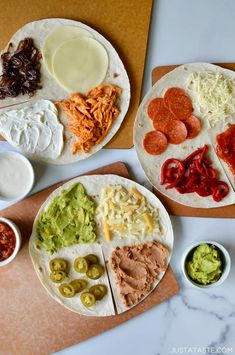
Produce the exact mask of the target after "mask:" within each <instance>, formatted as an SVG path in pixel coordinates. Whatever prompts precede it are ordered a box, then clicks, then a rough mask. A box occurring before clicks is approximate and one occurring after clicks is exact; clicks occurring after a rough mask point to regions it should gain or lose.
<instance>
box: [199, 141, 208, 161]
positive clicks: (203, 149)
mask: <svg viewBox="0 0 235 355" xmlns="http://www.w3.org/2000/svg"><path fill="white" fill-rule="evenodd" d="M207 152H208V145H207V144H205V145H204V147H203V148H202V152H201V154H200V157H199V163H200V164H201V163H202V161H203V160H204V158H205V155H206V153H207Z"/></svg>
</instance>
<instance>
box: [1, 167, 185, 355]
mask: <svg viewBox="0 0 235 355" xmlns="http://www.w3.org/2000/svg"><path fill="white" fill-rule="evenodd" d="M88 174H89V175H91V174H117V175H121V176H124V177H127V178H129V173H128V170H127V167H126V166H125V165H124V164H123V163H115V164H111V165H108V166H105V167H103V168H100V169H97V170H94V171H92V172H89V173H88ZM61 184H62V183H59V184H56V185H53V186H51V187H49V188H48V189H45V190H43V191H41V192H39V193H37V194H35V195H33V196H31V197H28V198H26V199H25V200H23V201H21V202H19V203H17V204H15V205H13V206H11V207H9V208H7V209H5V210H3V211H1V212H0V215H1V216H4V217H7V218H10V219H11V220H13V221H14V222H15V223H16V224H17V225H18V226H19V228H20V230H21V232H22V237H23V243H22V244H23V245H22V248H21V250H20V252H19V254H18V255H17V257H16V259H15V260H14V261H13V262H12V263H10V264H9V265H7V266H4V267H2V268H1V269H0V285H1V292H0V305H1V317H0V330H1V331H0V344H1V345H0V354H1V355H19V354H22V355H32V354H33V355H46V354H51V353H52V352H55V351H59V350H61V349H63V348H66V347H69V346H72V345H74V344H76V343H79V342H81V341H83V340H85V339H88V338H90V337H92V336H95V335H97V334H99V333H102V332H104V331H106V330H108V329H111V328H113V327H115V326H117V325H119V324H121V323H123V322H126V321H127V320H129V319H130V318H133V317H135V316H137V315H139V314H141V313H143V312H145V311H147V310H148V309H150V308H152V307H154V306H156V305H157V304H159V303H161V302H163V301H165V300H166V299H168V298H169V297H172V296H173V295H175V294H176V293H177V292H178V291H179V285H178V283H177V281H176V279H175V276H174V274H173V272H172V270H171V268H170V267H169V268H168V269H167V272H166V274H165V276H164V278H163V279H162V281H161V282H160V283H159V285H158V286H157V288H156V289H155V290H154V291H153V292H152V293H151V294H150V295H149V297H147V299H146V300H144V301H143V302H142V303H140V304H139V305H138V306H136V307H134V308H132V309H131V310H130V311H128V312H125V313H123V314H120V315H116V316H111V317H105V318H99V317H85V316H81V315H79V314H76V313H73V312H71V311H69V310H67V309H66V308H64V307H62V306H61V305H60V304H58V303H57V302H56V301H54V300H53V299H52V298H51V297H50V296H49V295H48V294H47V292H46V291H45V289H44V288H43V286H42V285H41V283H40V281H39V279H38V277H37V275H36V273H35V271H34V269H33V265H32V263H31V260H30V257H29V253H28V239H29V236H30V234H31V230H32V224H33V221H34V218H35V215H36V213H37V212H38V210H39V208H40V206H41V205H42V203H43V202H44V201H45V199H46V198H47V197H48V195H49V194H50V193H51V192H52V191H53V190H54V189H55V188H57V187H59V186H60V185H61Z"/></svg>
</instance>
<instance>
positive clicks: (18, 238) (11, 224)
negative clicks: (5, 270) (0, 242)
mask: <svg viewBox="0 0 235 355" xmlns="http://www.w3.org/2000/svg"><path fill="white" fill-rule="evenodd" d="M0 222H4V223H6V224H8V225H9V227H10V228H12V230H13V232H14V233H15V238H16V246H15V249H14V251H13V253H12V254H11V255H10V256H9V258H7V259H5V260H3V261H0V267H1V266H5V265H7V264H9V263H10V262H11V261H12V260H13V259H15V257H16V255H17V254H18V252H19V250H20V246H21V241H22V238H21V232H20V229H19V227H18V226H17V225H16V224H15V223H14V222H13V221H11V220H10V219H8V218H5V217H2V216H0Z"/></svg>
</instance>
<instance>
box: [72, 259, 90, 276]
mask: <svg viewBox="0 0 235 355" xmlns="http://www.w3.org/2000/svg"><path fill="white" fill-rule="evenodd" d="M88 267H89V265H88V262H87V260H86V259H85V258H83V257H79V258H76V259H75V260H74V269H75V270H76V271H77V272H80V273H83V274H84V273H85V272H87V270H88Z"/></svg>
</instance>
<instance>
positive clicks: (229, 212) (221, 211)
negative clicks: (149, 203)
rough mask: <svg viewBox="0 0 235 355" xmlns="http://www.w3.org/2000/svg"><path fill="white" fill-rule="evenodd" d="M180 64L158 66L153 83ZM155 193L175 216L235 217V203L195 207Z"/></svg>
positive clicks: (234, 65) (228, 65)
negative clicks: (212, 206)
mask: <svg viewBox="0 0 235 355" xmlns="http://www.w3.org/2000/svg"><path fill="white" fill-rule="evenodd" d="M217 65H220V66H221V67H223V68H226V69H230V70H235V63H220V64H217ZM178 66H179V65H168V66H161V67H156V68H154V69H153V71H152V83H153V85H154V84H155V83H156V82H157V81H158V80H159V79H161V77H162V76H163V75H165V74H167V73H169V72H170V71H171V70H173V69H175V68H176V67H178ZM154 192H155V194H156V195H157V196H158V197H159V199H160V200H161V201H162V203H163V204H164V206H165V207H166V209H167V211H168V213H170V214H172V215H175V216H191V217H214V218H220V217H221V218H234V217H235V205H234V204H233V205H230V206H225V207H219V208H193V207H188V206H184V205H181V204H180V203H177V202H175V201H173V200H171V199H169V198H168V197H166V196H164V195H163V194H161V193H160V192H159V191H157V190H156V189H154Z"/></svg>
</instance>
